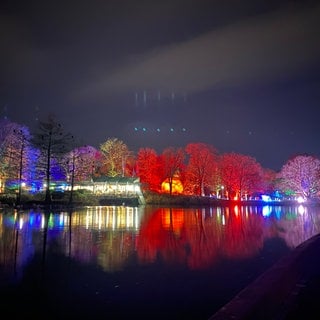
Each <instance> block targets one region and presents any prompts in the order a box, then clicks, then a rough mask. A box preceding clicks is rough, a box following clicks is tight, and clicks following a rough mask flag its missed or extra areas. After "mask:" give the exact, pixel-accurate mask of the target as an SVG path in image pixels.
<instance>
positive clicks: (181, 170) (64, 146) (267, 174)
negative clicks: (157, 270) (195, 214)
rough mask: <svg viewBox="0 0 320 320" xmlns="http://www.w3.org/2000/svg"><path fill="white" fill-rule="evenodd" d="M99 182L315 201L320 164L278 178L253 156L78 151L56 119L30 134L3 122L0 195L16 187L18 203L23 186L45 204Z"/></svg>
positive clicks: (104, 147)
mask: <svg viewBox="0 0 320 320" xmlns="http://www.w3.org/2000/svg"><path fill="white" fill-rule="evenodd" d="M99 176H110V177H117V176H121V177H139V179H140V182H141V186H142V189H143V190H146V191H153V192H158V193H168V194H169V195H172V194H185V195H197V196H205V195H207V196H214V197H217V198H227V199H249V198H255V197H258V196H259V195H261V194H268V195H270V196H271V197H273V198H274V197H281V196H285V197H298V196H300V197H302V198H303V199H310V198H316V197H317V196H318V195H319V190H320V160H319V159H318V158H317V157H314V156H311V155H306V154H304V155H297V156H295V157H293V158H291V159H288V160H287V162H286V163H285V164H284V166H283V167H282V168H281V170H280V172H275V171H273V170H271V169H268V168H263V167H262V166H261V165H260V164H259V163H258V162H257V161H256V159H255V158H253V157H251V156H250V155H244V154H239V153H234V152H230V153H223V154H220V153H219V152H218V151H217V149H216V148H215V147H214V146H212V145H209V144H206V143H202V142H192V143H189V144H187V145H186V146H185V147H183V148H182V147H180V148H174V147H170V146H168V147H167V148H165V149H164V150H163V151H162V153H160V154H158V153H157V152H156V151H155V149H153V148H151V147H148V146H146V147H144V148H140V149H139V150H138V152H137V153H135V152H133V151H132V150H130V149H129V147H128V146H127V145H126V144H125V142H123V141H121V140H119V139H117V138H115V137H110V138H108V139H107V140H106V141H105V142H103V143H101V144H100V146H99V147H94V146H88V145H85V146H82V145H79V144H78V143H77V139H76V138H75V137H74V136H73V135H72V134H71V133H69V132H66V131H65V129H64V128H63V126H62V125H61V124H60V123H59V122H58V121H57V120H56V119H55V118H54V117H48V119H46V120H43V121H39V122H38V126H37V128H36V129H35V131H34V132H32V133H31V132H30V130H29V128H28V127H26V126H24V125H20V124H18V123H15V122H12V121H10V120H8V119H2V120H1V122H0V192H2V193H3V192H7V191H8V190H11V189H14V191H15V192H16V193H17V201H18V203H19V201H20V199H21V192H22V186H25V187H29V188H30V187H32V189H33V190H37V189H40V184H41V185H42V186H45V199H44V200H45V202H46V203H50V201H51V189H50V184H51V183H52V182H54V181H66V182H67V183H68V184H69V185H70V186H71V190H72V188H73V186H74V184H75V183H77V182H84V181H90V180H91V179H93V178H95V177H99ZM72 194H73V193H72V192H71V196H70V202H72Z"/></svg>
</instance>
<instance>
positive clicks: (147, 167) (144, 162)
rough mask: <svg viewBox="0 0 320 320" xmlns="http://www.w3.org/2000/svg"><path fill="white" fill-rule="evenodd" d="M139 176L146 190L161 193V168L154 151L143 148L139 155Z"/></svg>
mask: <svg viewBox="0 0 320 320" xmlns="http://www.w3.org/2000/svg"><path fill="white" fill-rule="evenodd" d="M137 174H138V176H139V178H140V182H141V184H142V186H143V187H144V189H148V190H151V191H156V192H158V191H160V187H161V182H162V181H161V178H162V176H161V166H160V162H159V156H158V155H157V152H156V151H155V150H154V149H151V148H141V149H140V150H139V151H138V155H137Z"/></svg>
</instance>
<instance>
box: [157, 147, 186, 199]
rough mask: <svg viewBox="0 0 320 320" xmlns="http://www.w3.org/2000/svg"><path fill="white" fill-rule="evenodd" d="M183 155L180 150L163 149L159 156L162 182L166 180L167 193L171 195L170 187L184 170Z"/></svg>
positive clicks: (182, 151)
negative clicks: (161, 167)
mask: <svg viewBox="0 0 320 320" xmlns="http://www.w3.org/2000/svg"><path fill="white" fill-rule="evenodd" d="M184 158H185V153H184V150H183V149H182V148H177V149H175V148H173V147H169V148H166V149H164V151H163V152H162V154H161V160H162V161H161V163H162V166H163V181H164V180H167V181H168V184H169V193H170V195H171V194H172V185H173V182H174V181H175V179H176V178H177V177H179V176H180V173H181V172H182V171H183V169H184Z"/></svg>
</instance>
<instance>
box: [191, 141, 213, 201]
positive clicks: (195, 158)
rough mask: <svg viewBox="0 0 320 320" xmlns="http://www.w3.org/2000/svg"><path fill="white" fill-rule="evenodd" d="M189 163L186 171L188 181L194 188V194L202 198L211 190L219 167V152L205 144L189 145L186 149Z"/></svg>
mask: <svg viewBox="0 0 320 320" xmlns="http://www.w3.org/2000/svg"><path fill="white" fill-rule="evenodd" d="M185 150H186V153H187V154H188V155H189V161H188V164H187V169H186V176H187V177H186V180H187V181H188V184H189V185H191V186H192V190H193V193H197V194H199V195H200V196H203V195H204V194H205V187H207V188H209V187H210V185H211V183H212V181H213V176H214V173H215V171H216V170H215V169H216V167H217V151H216V150H215V149H214V148H213V147H212V146H210V145H207V144H204V143H189V144H188V145H187V146H186V148H185Z"/></svg>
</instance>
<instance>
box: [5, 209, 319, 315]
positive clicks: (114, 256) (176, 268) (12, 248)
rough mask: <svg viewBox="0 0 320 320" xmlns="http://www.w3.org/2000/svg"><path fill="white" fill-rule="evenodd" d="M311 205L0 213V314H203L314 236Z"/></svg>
mask: <svg viewBox="0 0 320 320" xmlns="http://www.w3.org/2000/svg"><path fill="white" fill-rule="evenodd" d="M319 228H320V208H319V207H305V206H298V205H297V206H290V207H286V206H265V207H262V206H235V207H234V206H232V207H212V208H192V209H185V208H183V209H182V208H159V207H149V206H146V207H144V206H141V207H136V208H135V207H125V206H114V207H111V206H110V207H88V208H83V209H77V210H74V211H73V212H68V211H63V212H57V211H47V212H44V211H41V210H27V211H19V212H18V211H14V210H8V209H7V210H6V211H5V210H4V209H2V211H0V306H1V310H2V313H4V312H8V314H9V315H10V316H11V317H13V316H19V317H25V316H27V315H28V316H29V315H30V316H33V317H42V318H45V319H51V318H52V319H53V318H56V319H73V318H74V319H75V318H78V319H79V318H81V319H82V318H85V319H86V318H90V319H102V318H103V319H125V318H127V317H131V318H133V319H160V318H162V319H191V318H192V319H208V318H209V317H210V316H211V315H212V314H214V313H215V312H216V311H217V310H218V309H220V308H221V307H222V306H223V305H224V304H225V303H227V302H228V301H229V300H230V299H231V298H233V297H234V295H236V294H237V293H238V292H239V291H240V290H241V289H243V288H244V287H245V286H247V285H248V284H249V283H251V282H252V281H253V280H254V279H255V278H256V277H257V276H259V275H260V274H262V273H263V272H264V271H266V270H267V269H268V268H269V267H271V266H272V265H273V264H274V263H275V262H276V261H278V260H279V259H280V258H282V257H283V256H284V255H286V254H288V253H289V252H290V251H291V250H293V249H294V248H295V247H296V246H298V245H299V244H300V243H302V242H303V241H305V240H307V239H309V238H310V237H312V236H313V235H315V234H318V233H319Z"/></svg>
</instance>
